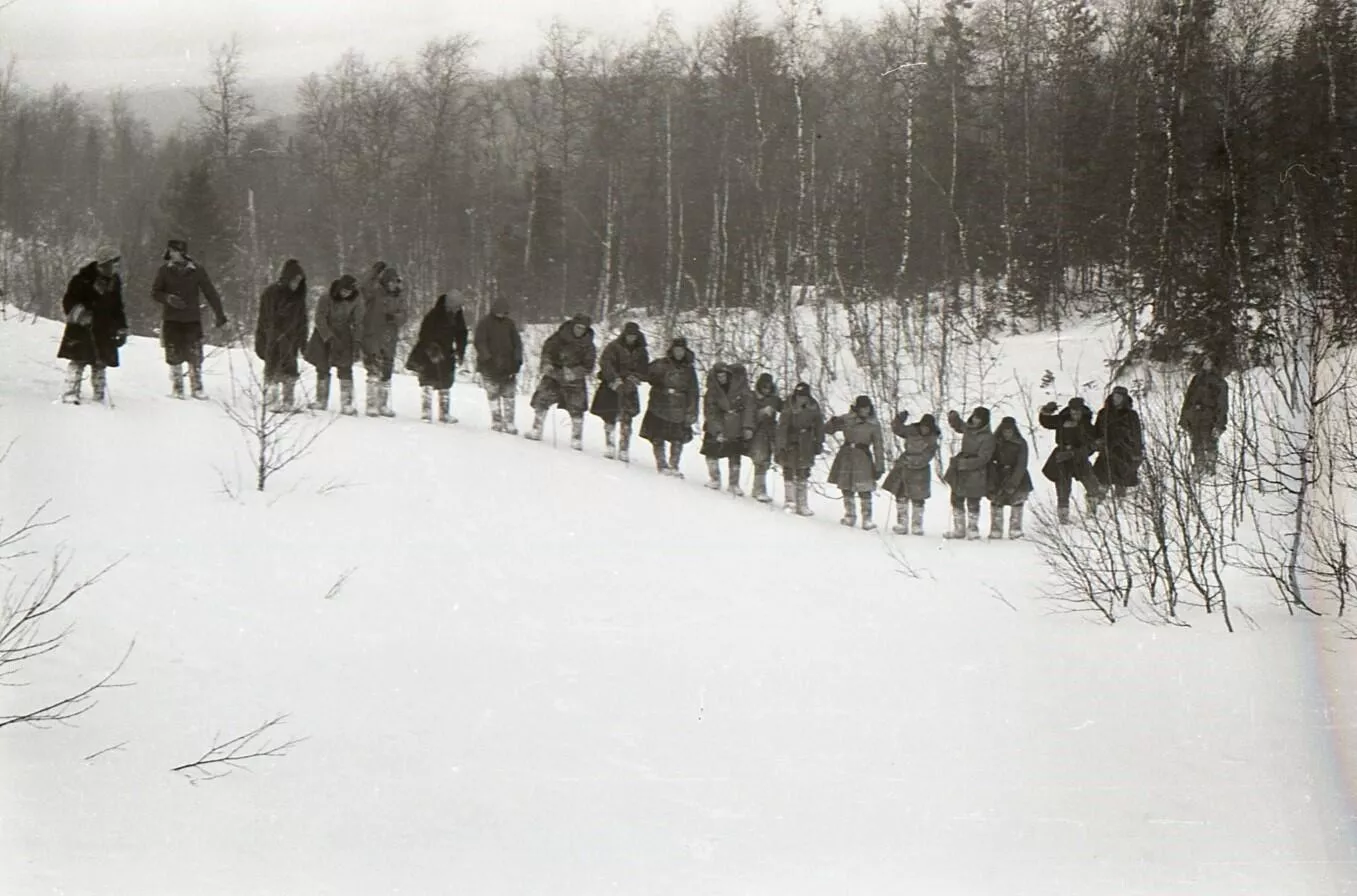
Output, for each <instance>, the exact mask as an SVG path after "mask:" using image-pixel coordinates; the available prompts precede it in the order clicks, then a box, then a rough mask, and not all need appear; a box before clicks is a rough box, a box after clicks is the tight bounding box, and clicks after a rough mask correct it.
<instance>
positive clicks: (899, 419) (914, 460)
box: [881, 412, 941, 501]
mask: <svg viewBox="0 0 1357 896" xmlns="http://www.w3.org/2000/svg"><path fill="white" fill-rule="evenodd" d="M907 419H908V414H906V413H904V412H902V413H900V414H897V415H896V417H895V419H894V420H892V421H891V432H893V433H895V434H896V435H897V436H899V437H900V438H901V439H903V440H904V442H905V447H904V451H902V452H901V453H900V456H899V457H897V458H896V459H895V463H894V464H893V465H892V466H891V470H890V472H889V473H887V474H886V478H885V479H884V480H883V481H882V483H881V490H882V491H885V492H890V493H891V494H892V495H895V497H896V498H898V499H900V500H902V501H927V500H928V499H929V498H930V497H932V494H933V470H932V466H933V458H934V457H935V456H936V455H937V453H938V439H939V437H940V436H941V433H939V432H938V430H937V427H929V428H928V429H927V430H925V428H924V425H923V421H920V422H918V423H906V422H905V421H906V420H907Z"/></svg>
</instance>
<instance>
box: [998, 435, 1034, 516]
mask: <svg viewBox="0 0 1357 896" xmlns="http://www.w3.org/2000/svg"><path fill="white" fill-rule="evenodd" d="M1027 458H1028V450H1027V440H1026V439H1024V438H1023V437H1022V433H1021V432H1019V431H1018V421H1017V420H1015V419H1014V418H1012V417H1005V418H1004V419H1003V420H1001V421H1000V422H999V428H998V429H997V430H995V433H994V457H993V458H992V459H991V460H990V464H989V494H988V495H986V497H988V498H989V501H990V503H991V504H994V505H997V506H999V507H1011V506H1013V505H1014V504H1022V503H1023V502H1025V501H1026V500H1027V499H1028V497H1030V496H1031V494H1032V489H1033V487H1034V486H1033V484H1032V474H1031V473H1030V472H1028V469H1027Z"/></svg>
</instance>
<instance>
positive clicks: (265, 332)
mask: <svg viewBox="0 0 1357 896" xmlns="http://www.w3.org/2000/svg"><path fill="white" fill-rule="evenodd" d="M294 277H301V278H302V282H301V284H300V285H298V287H297V289H296V290H295V291H294V290H293V289H292V287H291V286H289V283H290V282H291V281H292V279H293V278H294ZM306 328H307V320H306V272H305V271H303V270H302V266H301V265H300V264H298V263H297V260H296V259H294V258H289V259H288V260H287V262H286V263H285V264H284V265H283V269H282V271H281V272H280V273H279V274H278V279H277V280H276V281H275V282H273V283H270V284H269V285H268V286H267V287H266V288H265V289H264V293H263V295H261V296H260V297H259V320H258V322H257V323H256V324H255V330H254V353H255V355H256V356H257V357H258V358H259V360H261V361H263V362H264V363H265V364H266V365H269V366H273V365H277V364H283V363H286V362H288V361H295V360H296V358H297V355H299V354H301V352H302V349H303V348H305V345H306Z"/></svg>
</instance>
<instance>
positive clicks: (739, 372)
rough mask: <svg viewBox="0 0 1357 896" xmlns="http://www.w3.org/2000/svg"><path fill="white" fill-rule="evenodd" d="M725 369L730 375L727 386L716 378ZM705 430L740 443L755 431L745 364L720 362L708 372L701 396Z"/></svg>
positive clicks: (712, 434) (710, 433) (713, 435)
mask: <svg viewBox="0 0 1357 896" xmlns="http://www.w3.org/2000/svg"><path fill="white" fill-rule="evenodd" d="M722 371H724V372H726V373H728V374H730V379H729V380H728V381H727V385H726V386H722V385H721V384H720V383H719V382H717V380H716V375H717V374H718V373H721V372H722ZM702 417H703V420H702V432H703V434H704V435H707V436H710V437H712V438H713V439H714V440H717V441H724V442H741V441H743V440H744V438H745V433H746V432H747V433H749V434H750V435H751V436H752V435H753V434H754V400H753V396H752V395H750V392H749V374H748V373H747V372H746V371H745V368H744V365H743V364H726V363H725V362H720V363H717V364H714V365H712V368H711V370H709V371H707V392H706V394H705V395H703V396H702Z"/></svg>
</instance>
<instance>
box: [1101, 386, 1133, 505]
mask: <svg viewBox="0 0 1357 896" xmlns="http://www.w3.org/2000/svg"><path fill="white" fill-rule="evenodd" d="M1093 429H1094V431H1095V432H1096V433H1097V438H1098V446H1099V451H1098V459H1097V461H1095V462H1094V464H1093V475H1094V476H1097V477H1098V479H1099V481H1101V482H1102V483H1103V484H1104V485H1115V486H1121V487H1123V488H1133V487H1135V486H1137V485H1139V484H1140V465H1141V463H1142V462H1143V461H1144V459H1145V436H1144V432H1143V431H1142V429H1141V426H1140V414H1138V413H1136V410H1135V408H1134V407H1133V406H1132V404H1131V398H1130V396H1126V406H1125V407H1121V408H1118V407H1114V406H1113V404H1112V399H1111V397H1110V396H1109V397H1108V399H1107V403H1106V404H1104V405H1103V408H1102V410H1100V411H1099V412H1098V419H1097V420H1095V421H1093Z"/></svg>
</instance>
